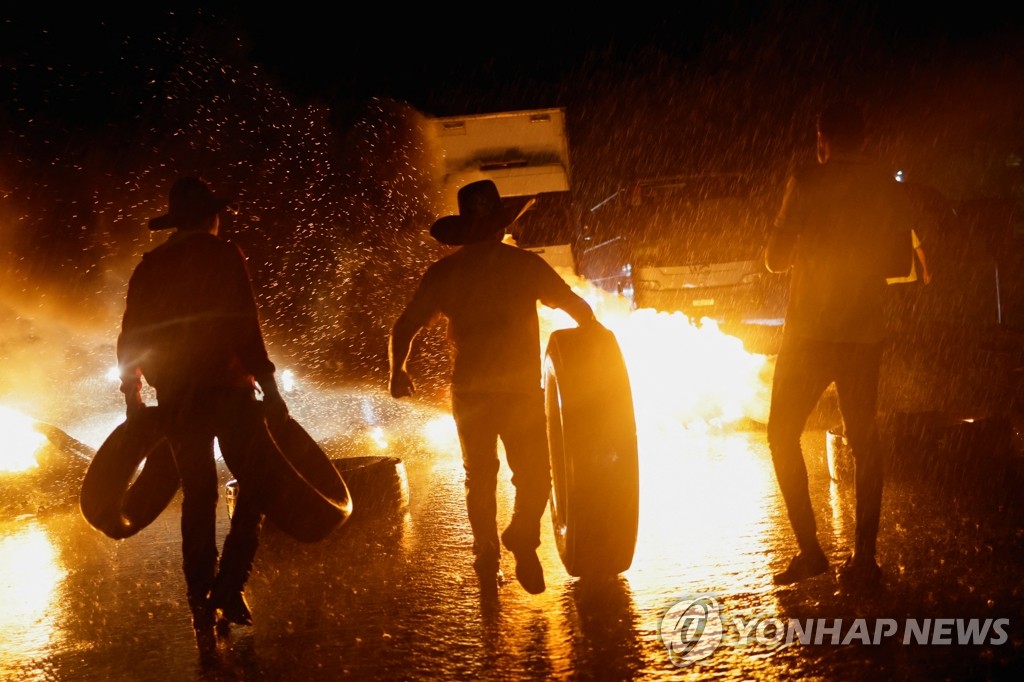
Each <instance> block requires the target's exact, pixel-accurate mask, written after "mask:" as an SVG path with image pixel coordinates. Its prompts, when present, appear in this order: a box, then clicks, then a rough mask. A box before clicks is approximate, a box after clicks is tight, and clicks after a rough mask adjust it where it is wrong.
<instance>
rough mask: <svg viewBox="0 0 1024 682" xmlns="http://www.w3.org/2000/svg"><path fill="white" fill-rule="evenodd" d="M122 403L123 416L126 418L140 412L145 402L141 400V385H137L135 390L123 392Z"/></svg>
mask: <svg viewBox="0 0 1024 682" xmlns="http://www.w3.org/2000/svg"><path fill="white" fill-rule="evenodd" d="M124 404H125V411H124V416H125V418H126V419H131V418H132V417H133V416H134V415H136V414H138V413H139V412H142V410H143V409H145V407H146V403H144V402H142V386H138V387H136V388H135V390H130V391H128V392H127V393H125V394H124Z"/></svg>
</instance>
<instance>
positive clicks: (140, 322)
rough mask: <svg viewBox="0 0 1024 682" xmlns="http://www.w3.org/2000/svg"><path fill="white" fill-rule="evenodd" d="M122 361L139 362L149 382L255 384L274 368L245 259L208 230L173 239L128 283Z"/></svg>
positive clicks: (120, 347) (151, 254)
mask: <svg viewBox="0 0 1024 682" xmlns="http://www.w3.org/2000/svg"><path fill="white" fill-rule="evenodd" d="M118 356H119V358H122V359H123V358H138V363H139V365H140V367H141V369H142V371H143V374H144V375H145V376H146V379H147V381H148V382H149V383H150V384H151V385H152V386H154V387H156V388H157V389H158V390H159V389H160V388H161V387H170V386H180V385H182V384H185V383H189V384H196V383H200V384H204V385H219V386H249V385H251V383H252V379H251V377H250V373H258V372H261V371H267V370H268V369H269V367H270V364H269V360H267V358H266V350H265V347H264V346H263V341H262V333H261V332H260V330H259V322H258V317H257V310H256V304H255V299H254V298H253V294H252V288H251V284H250V282H249V278H248V271H247V270H246V266H245V260H244V256H243V255H242V254H241V252H240V251H239V250H238V248H237V247H236V246H235V245H233V244H231V243H229V242H224V241H222V240H221V239H219V238H218V237H216V236H214V235H211V234H208V233H206V232H201V231H185V232H178V233H176V234H174V235H172V237H171V239H169V240H168V242H167V243H165V244H163V245H161V246H159V247H157V248H156V249H154V250H153V251H150V252H149V253H147V254H146V255H145V256H144V257H143V259H142V262H141V263H140V264H139V265H138V267H137V268H136V270H135V272H134V273H133V274H132V278H131V280H130V281H129V286H128V296H127V301H126V306H125V315H124V320H123V323H122V333H121V336H120V337H119V339H118Z"/></svg>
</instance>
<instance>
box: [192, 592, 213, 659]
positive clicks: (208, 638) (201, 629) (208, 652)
mask: <svg viewBox="0 0 1024 682" xmlns="http://www.w3.org/2000/svg"><path fill="white" fill-rule="evenodd" d="M188 605H189V609H190V610H191V611H192V629H193V631H195V636H196V646H197V647H198V648H199V656H200V658H201V659H202V660H204V661H208V660H210V659H211V658H212V657H213V656H215V654H216V653H217V635H216V628H215V623H216V609H215V608H214V607H213V606H212V605H211V604H210V600H209V599H208V598H206V597H189V599H188Z"/></svg>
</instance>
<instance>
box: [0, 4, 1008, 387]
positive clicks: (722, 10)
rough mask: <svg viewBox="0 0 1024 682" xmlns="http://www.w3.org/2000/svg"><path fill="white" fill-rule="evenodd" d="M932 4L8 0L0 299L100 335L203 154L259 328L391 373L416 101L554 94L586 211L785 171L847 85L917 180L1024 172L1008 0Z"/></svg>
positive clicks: (414, 231)
mask: <svg viewBox="0 0 1024 682" xmlns="http://www.w3.org/2000/svg"><path fill="white" fill-rule="evenodd" d="M921 7H923V6H921ZM921 7H914V6H908V5H907V4H906V3H879V2H810V1H806V0H804V1H797V0H780V1H778V2H771V3H751V2H738V1H732V0H730V1H727V2H715V3H694V2H684V3H672V4H668V5H664V4H662V5H651V6H643V5H638V4H635V3H634V4H628V5H622V6H616V7H605V6H597V5H594V6H591V7H573V8H569V7H566V6H550V5H549V6H543V5H504V6H503V5H494V6H492V7H488V6H484V5H479V4H478V5H476V6H462V7H460V6H453V5H444V4H441V5H419V6H416V7H412V8H408V7H399V6H397V5H392V4H384V3H381V4H379V5H365V6H361V7H359V8H358V11H356V10H352V9H348V8H338V9H330V10H328V9H325V6H323V5H311V4H308V5H307V4H306V3H301V2H292V3H287V4H285V5H280V4H278V5H266V4H264V5H262V6H257V5H256V4H255V3H254V4H253V5H251V6H247V7H245V8H243V9H240V8H239V7H238V6H237V5H235V6H228V5H226V4H217V3H214V4H206V5H205V6H204V8H202V9H196V8H186V9H180V10H177V11H173V12H172V11H170V10H167V9H165V8H161V7H155V6H153V5H152V4H146V5H139V6H132V7H130V8H119V9H117V10H114V9H107V8H97V7H94V6H88V7H85V6H71V7H69V8H67V7H62V8H60V9H59V10H56V9H54V8H53V7H51V6H46V5H42V4H39V5H28V4H25V5H22V6H20V7H18V8H16V9H11V8H6V9H5V10H4V13H3V15H0V16H3V17H4V18H3V19H2V20H0V92H2V93H3V97H4V103H3V107H0V129H2V130H3V131H4V136H5V137H4V143H3V144H2V145H0V249H2V250H3V259H2V260H0V265H2V266H3V270H2V271H0V294H2V298H3V300H4V302H5V304H6V305H7V306H9V307H10V308H11V311H12V312H6V309H5V308H3V307H2V306H0V317H3V316H6V317H11V318H19V317H22V316H23V314H24V311H25V310H34V311H36V312H38V308H39V306H40V305H41V304H40V302H41V301H46V302H47V305H49V304H50V302H54V301H56V302H58V303H59V306H58V310H59V313H58V314H59V315H63V316H67V315H71V314H73V315H75V316H77V317H84V318H89V319H88V320H87V321H88V322H89V323H90V324H93V325H96V326H98V327H99V328H100V329H101V330H102V333H103V334H104V335H105V338H110V336H111V333H112V332H111V330H112V329H113V328H114V327H115V326H116V320H117V314H118V313H119V312H120V306H121V304H122V301H123V287H124V282H125V281H126V279H127V275H128V273H129V272H130V269H131V267H132V266H133V265H134V263H135V262H137V259H138V257H139V255H140V254H141V253H142V252H143V251H145V250H146V249H148V248H151V247H152V246H153V244H154V241H153V240H154V236H153V235H152V234H151V233H149V232H148V230H147V229H146V227H145V226H146V222H147V220H148V219H149V218H150V217H153V216H154V215H157V214H159V213H160V212H162V211H163V210H164V209H165V206H166V192H167V189H168V187H169V184H170V182H171V181H172V180H173V178H174V177H175V176H176V175H178V174H180V173H182V172H186V171H187V172H199V173H201V174H203V175H204V177H207V179H209V180H211V182H212V183H213V184H214V185H215V187H216V188H217V189H218V190H221V191H223V192H226V193H231V194H234V195H235V196H236V197H238V198H239V199H241V200H242V205H243V211H242V213H241V214H240V215H239V217H238V218H237V219H236V220H235V222H234V223H233V224H232V223H229V224H227V225H225V228H224V229H225V233H226V234H227V235H228V236H229V237H230V238H232V239H234V240H236V241H238V242H239V243H240V244H241V245H242V246H243V248H245V249H246V252H247V254H248V255H249V256H250V261H251V263H252V264H253V268H254V270H255V273H256V274H255V281H256V285H257V287H258V289H259V291H260V295H261V297H262V298H263V300H262V301H261V302H262V304H263V305H264V306H265V307H266V309H267V311H268V320H269V322H268V330H269V332H268V333H270V334H271V335H273V336H275V337H277V338H278V339H281V342H282V344H283V345H285V346H288V345H292V346H295V347H296V348H298V351H297V352H300V353H302V355H303V357H304V358H305V359H306V361H308V362H309V363H311V364H318V363H323V364H324V365H325V366H326V365H327V364H331V363H334V364H337V363H339V362H341V363H342V364H344V363H345V362H349V364H350V365H361V364H368V365H369V370H368V371H371V372H372V371H379V369H380V364H381V362H382V357H381V351H382V349H383V348H384V344H383V342H382V341H381V338H382V337H383V336H384V335H385V332H386V326H387V323H389V322H390V320H391V319H393V316H394V314H395V312H394V311H393V310H390V309H384V310H381V309H379V308H380V304H379V303H378V302H380V301H389V302H392V303H394V305H398V304H400V303H401V298H400V297H397V298H396V297H395V296H394V295H393V292H394V291H395V290H402V287H404V286H406V285H407V284H408V280H409V279H410V278H412V277H414V276H415V275H416V274H418V272H419V271H420V269H421V268H422V265H423V262H424V260H423V259H424V256H425V254H424V245H423V244H422V243H421V242H422V239H421V235H422V234H423V233H424V231H425V226H427V225H429V223H430V222H431V221H432V220H433V219H434V218H435V217H436V216H435V214H434V213H432V206H431V205H430V203H429V202H428V201H426V200H425V197H426V195H427V194H428V193H429V190H428V189H426V188H425V185H424V184H423V182H424V181H423V177H422V176H423V175H424V168H425V165H426V163H428V162H429V159H424V158H423V156H422V155H421V151H422V150H421V149H420V146H421V145H419V143H418V142H417V140H415V139H414V137H413V136H412V135H411V134H409V132H408V131H409V130H412V129H413V128H414V126H415V123H416V120H417V118H416V117H417V115H420V116H421V115H423V114H427V115H436V116H448V115H460V114H473V113H486V112H493V111H504V110H513V109H531V108H546V107H565V109H566V116H567V125H568V135H569V142H570V148H571V157H572V182H573V185H574V190H575V193H576V195H577V199H578V201H579V203H580V205H581V206H582V207H588V206H592V205H593V204H594V203H596V202H597V201H599V200H600V199H602V198H604V197H606V196H607V195H608V194H609V193H610V192H611V191H614V189H616V188H617V187H618V185H619V184H620V183H622V182H625V181H628V180H631V179H635V178H638V177H644V176H651V175H676V174H686V173H698V172H715V171H736V170H740V171H747V172H753V173H757V174H759V175H760V176H763V177H764V178H765V187H766V188H767V191H769V192H780V191H781V189H782V185H783V180H784V174H785V172H786V171H787V170H789V169H790V168H791V167H792V166H793V165H794V164H797V163H806V162H813V159H814V134H813V121H814V116H815V114H816V112H817V110H818V109H819V108H820V106H821V105H822V104H823V103H824V102H825V101H826V100H828V99H831V98H833V97H837V96H849V97H853V98H855V99H858V100H860V101H862V102H863V103H864V105H865V110H866V113H867V117H868V122H869V125H870V126H871V129H872V137H873V139H872V144H873V150H874V151H875V152H876V153H877V154H878V155H880V156H881V157H882V159H883V160H884V161H886V162H888V163H891V164H893V165H894V166H896V165H898V166H899V167H901V168H903V169H905V171H906V172H907V176H908V178H911V179H915V180H920V181H923V182H925V183H927V184H928V185H929V186H933V187H936V188H938V189H939V191H941V192H942V193H943V194H944V195H945V196H948V197H949V198H950V199H952V200H955V201H961V200H967V199H971V198H974V197H979V196H980V197H984V196H990V195H998V194H1005V193H1007V192H1009V191H1015V189H1014V188H1018V189H1019V187H1020V182H1019V180H1020V179H1019V177H1018V176H1019V170H1018V169H1019V166H1016V167H1015V166H1013V165H1012V163H1011V161H1012V160H1013V159H1015V158H1016V159H1019V158H1020V156H1021V155H1022V152H1024V87H1021V84H1022V83H1024V21H1022V19H1021V17H1020V16H1017V14H1020V13H1019V12H1017V13H1016V14H1014V13H1012V11H1010V10H1003V9H1000V8H999V7H998V5H996V4H995V3H993V4H992V5H990V6H988V5H986V4H984V3H971V4H970V5H969V6H965V5H960V6H958V7H952V8H950V7H944V6H942V5H941V4H935V5H933V6H930V7H927V8H926V9H923V8H921ZM346 12H347V13H346ZM339 14H340V16H338V15H339ZM428 241H429V240H428ZM426 246H427V247H429V244H427V245H426ZM427 255H429V254H427ZM360 282H362V283H370V284H376V283H380V289H379V290H375V291H370V292H366V291H361V292H359V293H358V295H353V294H351V293H350V292H352V291H355V290H356V288H357V287H356V286H355V285H354V284H353V283H357V284H358V283H360ZM346 297H348V298H346ZM97 301H100V302H101V303H99V304H98V303H97ZM325 301H341V305H325V303H324V302H325ZM366 301H372V302H374V303H373V304H372V305H368V304H367V303H366ZM93 318H95V319H93ZM0 322H2V320H0ZM275 325H276V326H275ZM367 326H370V327H371V329H370V330H369V331H368V332H367V331H366V329H365V328H366V327H367ZM339 329H341V330H350V329H351V330H356V331H354V332H353V334H352V336H351V337H345V335H344V334H342V335H341V336H340V337H339V332H338V331H337V330H339ZM2 340H3V339H0V342H2ZM339 349H341V350H339ZM352 349H355V350H354V351H353V350H352ZM338 353H352V354H353V355H354V359H353V358H348V359H346V358H342V359H340V360H339V359H338V357H337V356H338ZM371 356H372V357H371ZM367 358H369V359H368V360H367ZM355 369H356V370H358V371H362V370H363V369H365V368H363V367H360V366H357V367H355ZM0 389H2V386H0Z"/></svg>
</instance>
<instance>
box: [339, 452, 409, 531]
mask: <svg viewBox="0 0 1024 682" xmlns="http://www.w3.org/2000/svg"><path fill="white" fill-rule="evenodd" d="M331 461H332V462H333V463H334V466H335V467H336V468H337V469H338V471H340V472H341V475H342V477H344V479H345V481H346V482H347V483H348V485H349V490H351V492H352V499H353V516H354V517H356V519H357V520H359V521H363V520H369V519H374V518H377V519H380V518H390V517H391V516H392V515H394V514H396V513H400V512H404V511H405V509H406V508H407V507H408V505H409V479H408V476H407V475H406V471H405V464H404V463H403V462H402V460H401V459H399V458H397V457H385V456H366V457H339V458H336V459H333V460H331Z"/></svg>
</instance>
